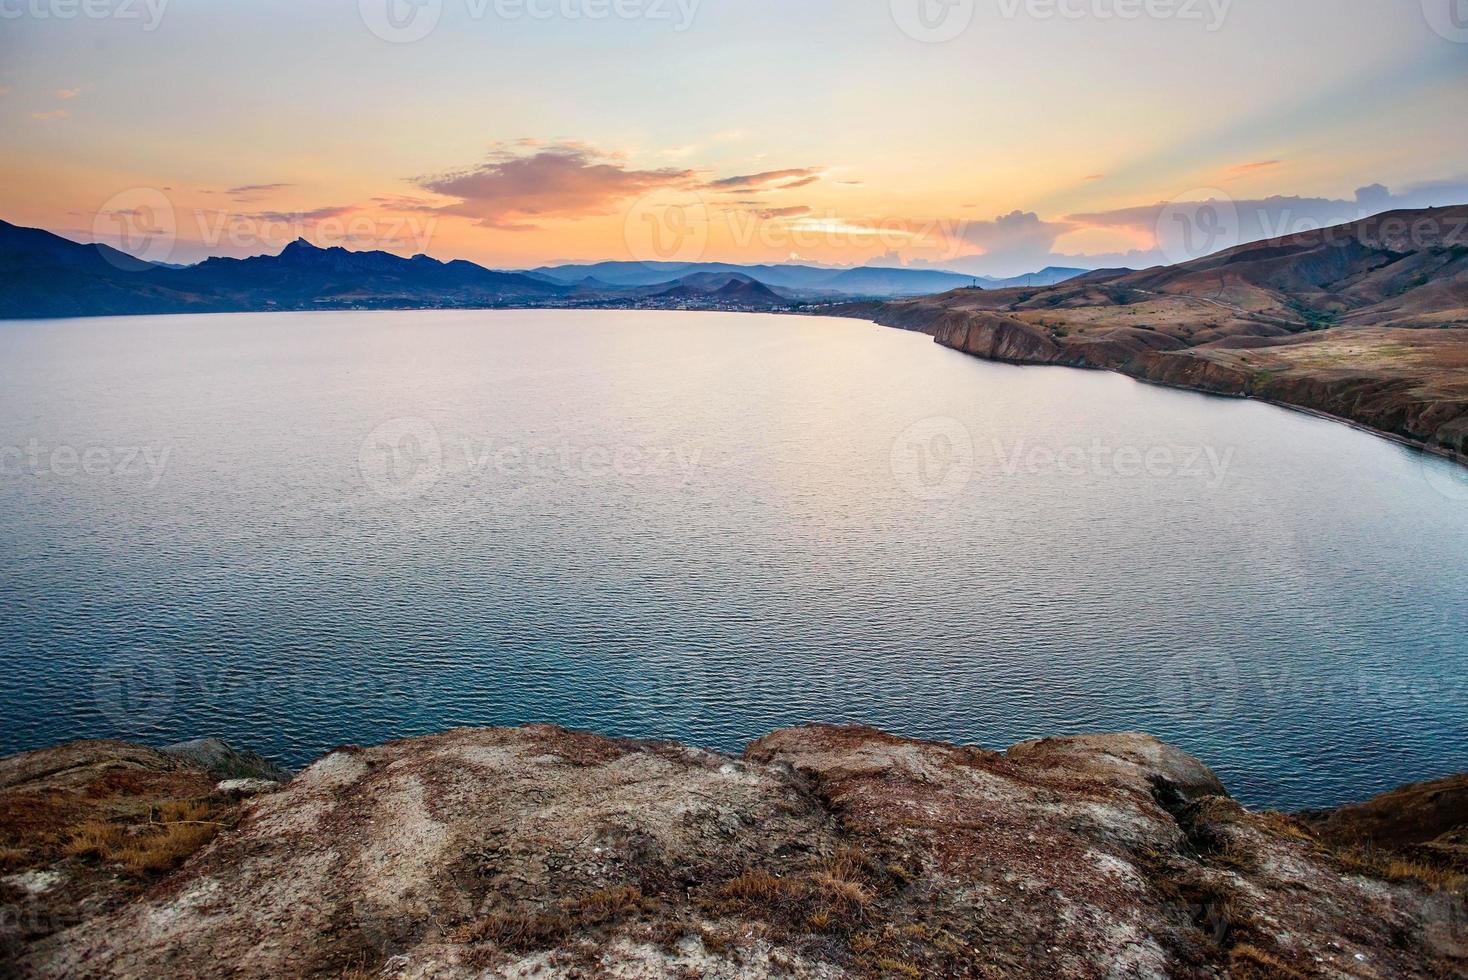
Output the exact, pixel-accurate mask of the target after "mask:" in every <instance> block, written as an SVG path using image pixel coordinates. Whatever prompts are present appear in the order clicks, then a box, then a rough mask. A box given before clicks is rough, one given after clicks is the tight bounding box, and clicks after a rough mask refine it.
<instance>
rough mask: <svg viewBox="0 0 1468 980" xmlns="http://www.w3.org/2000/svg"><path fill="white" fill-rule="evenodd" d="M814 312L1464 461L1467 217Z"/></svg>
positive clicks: (1413, 220) (1424, 216)
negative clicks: (1373, 434)
mask: <svg viewBox="0 0 1468 980" xmlns="http://www.w3.org/2000/svg"><path fill="white" fill-rule="evenodd" d="M830 312H832V313H834V314H836V315H845V316H860V317H863V318H868V319H873V320H876V321H877V322H878V323H883V324H886V325H889V326H897V327H903V328H905V329H909V330H921V331H924V332H927V333H930V334H932V335H933V337H934V339H935V340H937V342H938V343H941V344H944V345H945V346H948V347H953V348H955V349H958V350H963V351H967V352H968V353H972V354H975V355H977V356H980V357H986V358H992V359H995V360H1004V361H1013V362H1016V363H1025V364H1068V365H1073V366H1076V367H1090V368H1105V369H1109V370H1115V371H1120V372H1122V373H1125V374H1129V375H1131V376H1133V377H1136V378H1140V379H1143V380H1148V381H1156V382H1160V383H1165V384H1171V385H1178V386H1181V387H1188V388H1198V389H1202V390H1206V391H1211V392H1215V393H1220V394H1234V395H1245V396H1251V397H1258V398H1263V399H1266V400H1270V401H1274V402H1278V403H1281V404H1284V405H1290V406H1294V407H1298V408H1305V409H1309V410H1313V411H1317V412H1321V413H1324V414H1328V415H1333V416H1337V417H1339V418H1343V419H1346V420H1349V421H1352V422H1355V423H1359V424H1361V425H1364V426H1367V427H1369V428H1372V429H1375V430H1377V431H1378V432H1381V433H1384V434H1387V435H1390V436H1393V437H1396V438H1399V439H1401V440H1404V441H1408V442H1411V443H1414V444H1416V445H1421V446H1424V447H1427V448H1430V449H1433V450H1434V451H1439V452H1444V453H1456V454H1463V453H1465V452H1468V206H1456V207H1448V208H1434V209H1429V210H1420V211H1393V212H1388V213H1386V214H1381V215H1376V216H1375V217H1372V218H1367V219H1365V220H1362V221H1357V222H1354V223H1352V224H1347V225H1339V226H1336V227H1333V228H1324V229H1317V230H1313V231H1309V232H1302V233H1300V234H1297V235H1291V236H1288V237H1285V238H1278V239H1272V240H1269V241H1261V242H1254V243H1251V244H1248V245H1241V246H1238V247H1236V248H1231V249H1228V250H1226V251H1223V252H1219V253H1217V254H1215V255H1209V256H1206V257H1204V258H1201V259H1197V260H1195V261H1192V262H1187V263H1184V264H1182V265H1177V266H1170V267H1160V268H1155V269H1146V270H1142V271H1140V272H1119V271H1117V270H1105V271H1100V272H1096V273H1092V274H1089V275H1085V276H1081V277H1079V278H1077V279H1074V280H1071V281H1069V282H1065V283H1062V284H1060V285H1058V286H1053V287H1048V288H1041V289H1002V290H976V289H959V290H954V291H952V292H948V293H943V294H940V295H937V296H930V297H924V298H921V299H915V300H909V301H906V302H891V303H867V304H859V305H857V304H853V305H849V306H845V307H835V308H832V310H831V311H830Z"/></svg>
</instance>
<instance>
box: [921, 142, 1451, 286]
mask: <svg viewBox="0 0 1468 980" xmlns="http://www.w3.org/2000/svg"><path fill="white" fill-rule="evenodd" d="M1261 162H1265V161H1261ZM1210 202H1211V203H1212V204H1214V205H1215V209H1216V210H1219V211H1220V212H1221V213H1222V214H1224V215H1225V223H1226V224H1227V225H1228V227H1227V228H1226V229H1225V230H1226V232H1227V236H1226V238H1225V239H1223V240H1222V241H1221V244H1219V246H1218V247H1219V248H1225V247H1228V246H1229V245H1233V244H1243V243H1246V242H1254V241H1260V240H1261V239H1267V238H1279V237H1283V236H1286V235H1292V234H1296V233H1298V232H1302V231H1309V230H1312V229H1316V228H1325V227H1329V226H1331V225H1337V224H1344V223H1346V222H1351V221H1358V220H1360V219H1362V218H1366V217H1370V216H1371V215H1373V214H1380V213H1381V212H1383V211H1391V210H1397V209H1411V208H1426V207H1438V206H1444V205H1449V204H1462V203H1468V176H1461V177H1453V178H1447V179H1442V180H1434V181H1430V182H1425V183H1419V184H1413V185H1410V186H1408V187H1405V188H1403V189H1401V190H1399V191H1392V190H1390V189H1388V188H1387V187H1385V186H1384V185H1382V184H1368V185H1366V186H1364V187H1361V188H1359V189H1358V190H1357V191H1356V192H1355V194H1354V195H1352V197H1350V198H1328V197H1304V196H1298V195H1276V196H1273V197H1261V198H1237V199H1235V198H1229V197H1225V196H1223V195H1222V192H1221V191H1218V192H1216V193H1215V194H1214V195H1212V196H1211V197H1210V198H1209V200H1207V201H1205V200H1201V199H1200V200H1190V201H1187V202H1176V203H1175V202H1169V201H1157V202H1155V203H1152V204H1143V205H1137V206H1134V207H1125V208H1115V209H1112V210H1108V211H1091V212H1081V213H1077V214H1068V215H1065V216H1064V217H1062V218H1060V219H1057V220H1046V219H1042V218H1040V217H1039V216H1038V215H1037V214H1035V213H1034V212H1030V211H1012V212H1010V213H1009V214H1007V215H1001V216H999V217H997V218H995V219H994V220H993V221H982V222H966V223H963V222H960V223H959V230H958V231H957V233H956V237H957V238H959V239H960V240H961V242H962V243H963V244H966V245H968V246H971V247H974V248H978V249H980V250H981V252H982V254H977V255H965V256H962V257H960V258H958V259H955V260H951V261H947V262H943V263H941V264H942V265H944V266H945V267H947V268H952V269H957V270H961V271H964V272H972V273H975V274H980V275H1016V274H1019V273H1023V272H1030V271H1033V270H1035V269H1039V268H1043V267H1044V266H1047V265H1060V266H1072V267H1078V268H1104V267H1111V266H1129V267H1131V268H1134V269H1142V268H1148V267H1151V266H1155V265H1161V264H1164V263H1165V262H1167V261H1168V260H1167V258H1166V256H1165V255H1164V253H1163V251H1162V250H1161V248H1159V247H1158V246H1157V244H1156V242H1157V235H1158V233H1159V228H1160V227H1162V225H1163V223H1164V222H1165V221H1166V220H1167V219H1168V216H1169V215H1170V214H1171V213H1173V212H1174V211H1176V210H1177V209H1178V208H1179V207H1184V208H1197V207H1202V206H1203V205H1205V204H1207V203H1210ZM1098 230H1099V231H1102V232H1105V231H1111V232H1115V233H1116V234H1115V235H1112V236H1108V235H1101V236H1100V238H1101V240H1109V239H1111V238H1117V239H1120V240H1121V241H1123V242H1126V241H1135V242H1137V243H1139V245H1143V246H1144V247H1137V248H1132V249H1130V250H1128V251H1110V252H1079V253H1078V252H1066V251H1060V250H1058V249H1057V246H1060V247H1062V248H1063V246H1064V241H1063V239H1064V237H1065V236H1066V235H1069V234H1072V233H1077V232H1088V231H1089V232H1096V231H1098Z"/></svg>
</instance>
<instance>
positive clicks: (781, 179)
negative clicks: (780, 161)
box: [708, 167, 825, 191]
mask: <svg viewBox="0 0 1468 980" xmlns="http://www.w3.org/2000/svg"><path fill="white" fill-rule="evenodd" d="M824 173H825V170H824V169H823V168H821V167H798V168H793V169H789V170H766V171H765V172H764V173H758V174H744V175H742V176H739V177H724V178H722V179H721V180H714V181H710V182H709V185H708V186H709V187H711V188H712V189H714V190H718V191H788V190H793V189H795V188H797V187H805V186H807V185H809V184H814V183H815V182H816V181H818V180H820V179H821V176H822V175H823V174H824Z"/></svg>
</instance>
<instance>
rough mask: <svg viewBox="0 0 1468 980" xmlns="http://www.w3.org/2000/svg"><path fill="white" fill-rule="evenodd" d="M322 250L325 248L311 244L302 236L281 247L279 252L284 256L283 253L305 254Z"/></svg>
mask: <svg viewBox="0 0 1468 980" xmlns="http://www.w3.org/2000/svg"><path fill="white" fill-rule="evenodd" d="M322 251H325V249H321V248H317V247H316V246H315V245H312V244H311V243H310V242H308V241H306V239H304V238H297V239H296V240H295V241H293V242H291V243H290V244H289V245H287V246H286V247H285V248H283V249H281V250H280V254H281V255H282V256H285V255H307V254H310V253H312V252H322Z"/></svg>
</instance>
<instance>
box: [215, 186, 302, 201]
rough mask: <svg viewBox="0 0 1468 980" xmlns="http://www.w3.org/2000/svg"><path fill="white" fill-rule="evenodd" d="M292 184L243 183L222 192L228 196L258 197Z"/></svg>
mask: <svg viewBox="0 0 1468 980" xmlns="http://www.w3.org/2000/svg"><path fill="white" fill-rule="evenodd" d="M294 186H295V185H294V184H243V185H241V186H239V187H231V188H230V189H229V190H227V191H225V192H224V193H226V194H228V195H229V196H230V197H245V198H250V197H259V196H260V195H262V194H270V193H272V192H274V191H279V190H284V189H285V188H287V187H294Z"/></svg>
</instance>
